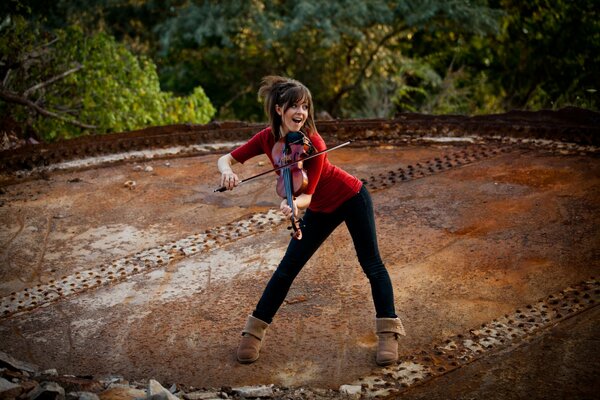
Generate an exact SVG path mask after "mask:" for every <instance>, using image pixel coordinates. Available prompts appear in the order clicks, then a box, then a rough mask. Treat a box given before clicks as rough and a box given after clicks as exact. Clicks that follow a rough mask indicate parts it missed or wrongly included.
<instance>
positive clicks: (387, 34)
mask: <svg viewBox="0 0 600 400" xmlns="http://www.w3.org/2000/svg"><path fill="white" fill-rule="evenodd" d="M175 10H176V11H175V12H174V13H173V14H174V15H173V16H172V17H171V18H168V19H167V20H165V21H164V22H163V23H162V24H159V25H158V27H157V32H158V33H159V34H160V38H161V44H162V53H161V54H162V55H163V56H164V57H165V58H164V61H163V62H162V65H163V66H165V67H164V68H162V69H161V76H162V77H164V79H163V83H165V84H166V86H167V87H170V88H172V89H174V90H177V91H185V86H182V85H181V83H182V82H195V83H196V84H201V85H202V86H203V87H205V88H206V89H207V91H208V92H209V93H211V99H212V100H213V101H214V102H215V104H216V105H217V106H218V107H219V115H220V116H223V115H235V116H238V117H242V118H254V117H255V116H259V118H260V115H262V112H261V110H260V105H259V104H258V103H257V102H256V101H255V91H256V85H257V83H258V81H259V79H260V77H261V76H263V75H266V74H272V73H277V74H283V75H288V76H293V77H295V78H297V79H299V80H301V81H303V82H304V83H306V84H307V85H308V86H309V87H310V88H311V90H312V91H313V93H314V98H315V103H316V106H317V109H321V110H326V111H328V112H329V113H331V114H333V115H336V116H342V117H343V116H355V115H360V114H361V113H362V112H366V109H368V108H372V106H373V105H370V106H366V107H365V106H364V105H363V104H361V100H364V99H368V98H369V97H371V98H372V97H374V96H378V94H381V92H382V91H383V92H385V93H387V94H386V96H387V97H386V99H385V102H386V104H391V103H390V102H392V101H393V100H392V99H397V98H405V97H406V96H405V95H404V94H402V93H397V94H394V93H389V92H390V91H389V90H388V89H386V88H383V87H381V85H382V84H385V82H388V83H389V84H391V85H395V86H396V87H397V88H398V90H400V91H404V92H408V91H410V90H411V88H415V91H416V92H421V91H422V90H421V89H417V88H416V87H415V86H413V85H411V84H410V83H403V82H402V81H403V79H404V78H403V76H404V75H416V74H419V71H418V70H415V71H407V70H408V69H410V67H411V66H412V65H415V64H414V63H413V62H412V61H410V62H408V60H411V59H412V57H410V56H407V54H410V52H411V46H412V43H411V38H412V37H414V36H415V34H416V33H419V32H422V33H423V34H426V35H430V34H431V32H435V31H436V30H449V29H455V30H456V31H459V32H465V33H468V34H477V35H478V34H490V33H494V32H497V31H498V30H499V25H498V17H499V16H500V15H501V13H500V12H499V11H498V10H493V9H490V8H489V7H487V6H486V5H485V2H481V1H468V0H454V1H445V0H444V1H442V0H426V1H422V0H421V1H416V0H412V1H408V0H405V1H394V2H389V1H384V0H362V1H357V0H343V1H335V2H322V1H317V0H299V1H295V2H292V3H287V2H273V1H260V0H254V1H251V2H248V1H228V2H224V3H222V2H216V1H215V2H213V1H203V2H190V3H186V4H185V5H184V6H182V7H175ZM467 22H468V23H467ZM182 60H185V61H183V62H182ZM419 63H420V64H422V61H421V62H419ZM167 65H168V67H167ZM200 71H202V73H203V74H202V75H203V76H199V75H200ZM213 93H214V95H213ZM397 103H398V104H407V106H408V103H407V102H406V101H399V102H397ZM250 106H251V107H252V108H249V107H250ZM413 106H414V105H413ZM396 111H397V110H396ZM373 112H374V113H375V114H376V115H380V114H382V113H381V112H377V111H375V110H371V111H369V114H372V113H373ZM388 113H393V110H389V112H384V113H383V114H388ZM363 116H365V115H363Z"/></svg>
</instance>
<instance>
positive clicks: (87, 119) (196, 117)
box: [0, 17, 215, 140]
mask: <svg viewBox="0 0 600 400" xmlns="http://www.w3.org/2000/svg"><path fill="white" fill-rule="evenodd" d="M1 29H2V33H3V34H2V36H1V38H0V49H1V50H2V56H1V57H2V58H1V62H2V64H1V65H0V75H1V76H2V78H3V80H2V83H1V86H0V99H2V100H3V101H4V104H2V108H1V109H2V110H3V112H4V113H8V114H10V115H12V116H13V117H14V118H15V119H16V120H17V121H21V122H23V123H26V124H28V125H30V126H32V127H33V128H34V130H35V131H36V132H38V134H39V135H40V136H41V137H42V138H43V139H44V140H54V139H57V138H69V137H73V136H78V135H80V134H82V133H91V132H93V133H105V132H112V131H125V130H132V129H138V128H142V127H146V126H150V125H164V124H172V123H184V122H189V123H206V122H208V121H209V120H210V118H211V117H212V116H213V115H214V112H215V110H214V107H213V106H212V104H211V103H210V101H209V100H208V98H207V97H206V95H205V93H204V91H203V90H202V88H201V87H197V88H195V89H194V90H193V92H192V93H191V94H190V95H189V96H187V97H183V98H178V97H174V96H173V95H171V94H169V93H167V92H163V91H161V89H160V85H159V80H158V75H157V72H156V67H155V65H154V63H153V62H152V61H151V60H149V59H148V58H146V57H136V56H134V55H133V54H132V53H131V52H129V51H128V50H127V49H126V48H125V46H124V45H122V44H118V43H117V42H116V41H115V40H114V39H113V38H112V37H111V36H109V35H107V34H105V33H97V34H94V35H92V36H88V35H86V34H84V33H83V31H82V30H81V29H80V28H78V27H76V26H75V27H71V28H68V29H66V30H56V31H53V32H45V31H43V30H41V29H40V28H39V26H38V25H36V24H35V23H33V22H28V21H26V20H24V19H23V18H22V17H15V18H9V19H7V20H5V21H4V23H3V24H2V27H1ZM48 117H50V119H48Z"/></svg>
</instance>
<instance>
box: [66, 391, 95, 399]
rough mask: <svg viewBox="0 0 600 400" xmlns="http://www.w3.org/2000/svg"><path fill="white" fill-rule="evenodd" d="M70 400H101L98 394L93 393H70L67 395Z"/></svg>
mask: <svg viewBox="0 0 600 400" xmlns="http://www.w3.org/2000/svg"><path fill="white" fill-rule="evenodd" d="M67 399H68V400H71V399H72V400H100V397H98V395H97V394H96V393H91V392H69V393H67Z"/></svg>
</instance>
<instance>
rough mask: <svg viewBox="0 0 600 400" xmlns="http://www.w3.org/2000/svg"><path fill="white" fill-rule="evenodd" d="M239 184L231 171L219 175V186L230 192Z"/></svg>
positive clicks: (238, 180)
mask: <svg viewBox="0 0 600 400" xmlns="http://www.w3.org/2000/svg"><path fill="white" fill-rule="evenodd" d="M239 184H240V179H239V178H238V176H237V175H236V174H234V173H233V171H225V172H223V173H222V174H221V186H224V187H225V188H227V190H232V189H233V188H234V187H236V186H237V185H239Z"/></svg>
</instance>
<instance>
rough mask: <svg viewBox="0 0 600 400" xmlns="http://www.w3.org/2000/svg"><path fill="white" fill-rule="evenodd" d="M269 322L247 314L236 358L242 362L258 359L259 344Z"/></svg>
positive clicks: (248, 362)
mask: <svg viewBox="0 0 600 400" xmlns="http://www.w3.org/2000/svg"><path fill="white" fill-rule="evenodd" d="M268 327H269V324H267V323H266V322H265V321H262V320H260V319H258V318H255V317H253V316H252V315H249V316H248V321H247V322H246V327H245V328H244V330H243V331H242V339H241V340H240V345H239V347H238V350H237V359H238V361H239V362H240V363H242V364H250V363H253V362H254V361H256V360H258V356H259V352H260V345H261V341H262V339H263V338H264V337H265V332H266V330H267V328H268Z"/></svg>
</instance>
